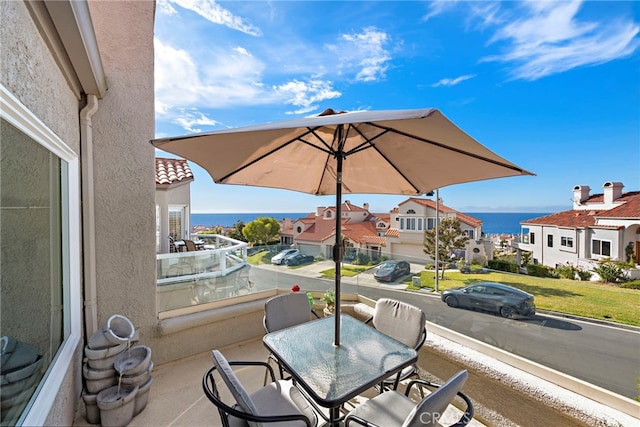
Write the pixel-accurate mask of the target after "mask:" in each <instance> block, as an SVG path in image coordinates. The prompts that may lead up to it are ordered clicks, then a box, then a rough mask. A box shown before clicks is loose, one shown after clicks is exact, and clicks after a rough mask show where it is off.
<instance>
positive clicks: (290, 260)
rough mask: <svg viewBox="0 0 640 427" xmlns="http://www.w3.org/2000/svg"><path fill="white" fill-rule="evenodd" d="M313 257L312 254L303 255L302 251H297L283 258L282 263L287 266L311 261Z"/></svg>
mask: <svg viewBox="0 0 640 427" xmlns="http://www.w3.org/2000/svg"><path fill="white" fill-rule="evenodd" d="M314 259H315V258H314V257H313V255H305V254H303V253H297V254H295V255H290V256H288V257H286V258H285V260H284V263H285V264H286V265H288V266H293V265H301V264H306V263H309V262H313V260H314Z"/></svg>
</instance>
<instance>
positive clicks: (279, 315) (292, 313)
mask: <svg viewBox="0 0 640 427" xmlns="http://www.w3.org/2000/svg"><path fill="white" fill-rule="evenodd" d="M312 317H313V318H316V319H319V318H320V316H319V315H318V313H316V312H315V311H314V310H313V308H311V305H310V304H309V299H308V298H307V295H306V294H305V293H303V292H291V293H288V294H281V295H276V296H275V297H272V298H269V299H268V300H267V302H265V303H264V317H263V318H262V325H263V326H264V331H265V332H266V333H269V332H275V331H279V330H280V329H284V328H289V327H291V326H295V325H299V324H301V323H304V322H308V321H310V320H311V319H312ZM269 360H273V361H275V362H276V363H277V364H278V370H279V371H280V378H281V379H285V377H284V369H283V368H282V365H281V364H280V363H279V362H278V360H277V359H276V358H275V356H274V355H272V354H270V355H269ZM266 379H267V378H266V376H265V381H266Z"/></svg>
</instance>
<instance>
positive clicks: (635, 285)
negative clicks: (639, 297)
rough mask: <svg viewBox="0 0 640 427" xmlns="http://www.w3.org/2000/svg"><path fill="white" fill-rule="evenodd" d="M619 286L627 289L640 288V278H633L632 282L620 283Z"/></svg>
mask: <svg viewBox="0 0 640 427" xmlns="http://www.w3.org/2000/svg"><path fill="white" fill-rule="evenodd" d="M618 286H620V287H621V288H625V289H638V290H640V279H636V280H632V281H630V282H625V283H620V284H619V285H618Z"/></svg>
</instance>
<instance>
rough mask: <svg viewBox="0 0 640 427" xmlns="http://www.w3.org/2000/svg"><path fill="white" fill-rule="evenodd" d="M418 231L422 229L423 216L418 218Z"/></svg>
mask: <svg viewBox="0 0 640 427" xmlns="http://www.w3.org/2000/svg"><path fill="white" fill-rule="evenodd" d="M418 231H422V218H418Z"/></svg>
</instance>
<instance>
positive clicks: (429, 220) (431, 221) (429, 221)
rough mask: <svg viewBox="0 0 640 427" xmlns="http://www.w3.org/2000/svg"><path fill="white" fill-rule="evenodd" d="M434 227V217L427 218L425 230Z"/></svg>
mask: <svg viewBox="0 0 640 427" xmlns="http://www.w3.org/2000/svg"><path fill="white" fill-rule="evenodd" d="M434 228H436V219H435V218H427V230H431V229H434Z"/></svg>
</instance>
